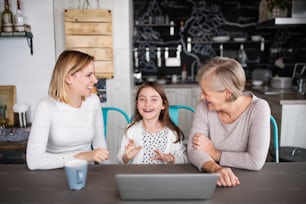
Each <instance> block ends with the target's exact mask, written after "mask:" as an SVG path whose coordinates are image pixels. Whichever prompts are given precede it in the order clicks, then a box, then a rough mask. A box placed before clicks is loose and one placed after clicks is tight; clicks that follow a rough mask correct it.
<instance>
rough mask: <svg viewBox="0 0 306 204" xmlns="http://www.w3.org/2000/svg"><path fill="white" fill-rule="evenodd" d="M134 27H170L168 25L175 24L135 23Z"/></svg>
mask: <svg viewBox="0 0 306 204" xmlns="http://www.w3.org/2000/svg"><path fill="white" fill-rule="evenodd" d="M135 26H136V27H170V26H174V27H175V24H170V23H168V24H153V23H151V24H135Z"/></svg>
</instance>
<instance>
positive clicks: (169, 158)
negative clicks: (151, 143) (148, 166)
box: [152, 150, 175, 163]
mask: <svg viewBox="0 0 306 204" xmlns="http://www.w3.org/2000/svg"><path fill="white" fill-rule="evenodd" d="M154 152H155V153H156V156H154V157H152V159H154V160H158V159H160V160H163V161H165V162H167V163H174V162H175V157H174V156H173V155H172V154H170V153H169V154H164V153H162V152H161V151H159V150H154Z"/></svg>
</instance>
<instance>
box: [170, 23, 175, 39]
mask: <svg viewBox="0 0 306 204" xmlns="http://www.w3.org/2000/svg"><path fill="white" fill-rule="evenodd" d="M170 35H171V36H173V35H174V22H173V21H170Z"/></svg>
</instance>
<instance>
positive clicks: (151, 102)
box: [136, 87, 165, 120]
mask: <svg viewBox="0 0 306 204" xmlns="http://www.w3.org/2000/svg"><path fill="white" fill-rule="evenodd" d="M136 103H137V110H138V112H139V113H140V115H141V116H142V118H143V119H144V120H150V119H156V118H157V119H158V118H159V115H160V112H161V111H162V110H164V109H165V107H164V105H163V100H162V98H161V96H160V95H159V93H158V92H157V91H156V90H155V89H153V88H152V87H145V88H143V89H142V90H141V91H140V92H139V95H138V99H137V102H136Z"/></svg>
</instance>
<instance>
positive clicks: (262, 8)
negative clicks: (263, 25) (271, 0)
mask: <svg viewBox="0 0 306 204" xmlns="http://www.w3.org/2000/svg"><path fill="white" fill-rule="evenodd" d="M266 20H268V3H267V1H266V0H261V1H260V3H259V13H258V22H263V21H266Z"/></svg>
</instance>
